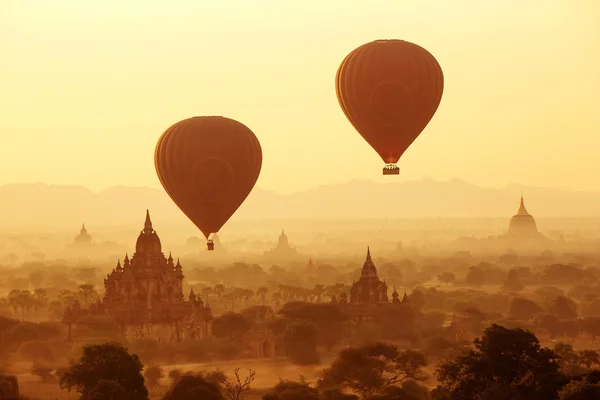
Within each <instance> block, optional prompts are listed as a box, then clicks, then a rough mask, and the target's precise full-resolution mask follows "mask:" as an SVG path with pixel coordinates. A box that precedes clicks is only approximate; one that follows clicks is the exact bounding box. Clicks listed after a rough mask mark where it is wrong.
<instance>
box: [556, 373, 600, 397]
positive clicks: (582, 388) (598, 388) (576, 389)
mask: <svg viewBox="0 0 600 400" xmlns="http://www.w3.org/2000/svg"><path fill="white" fill-rule="evenodd" d="M591 399H600V383H596V384H591V383H590V382H588V380H587V379H586V378H584V379H582V380H580V381H577V380H572V381H571V382H569V383H567V384H566V385H565V386H564V387H563V388H562V389H561V390H560V392H558V400H591Z"/></svg>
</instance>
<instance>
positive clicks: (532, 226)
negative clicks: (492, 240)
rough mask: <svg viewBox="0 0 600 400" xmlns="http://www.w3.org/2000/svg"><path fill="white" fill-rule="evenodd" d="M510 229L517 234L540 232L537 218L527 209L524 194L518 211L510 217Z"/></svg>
mask: <svg viewBox="0 0 600 400" xmlns="http://www.w3.org/2000/svg"><path fill="white" fill-rule="evenodd" d="M508 231H509V233H512V234H517V235H532V234H534V235H536V234H539V232H538V230H537V225H536V223H535V219H534V218H533V216H532V215H531V214H529V212H527V209H526V208H525V201H524V200H523V194H521V203H520V204H519V209H518V210H517V213H516V214H515V215H513V217H512V218H511V219H510V223H509V225H508Z"/></svg>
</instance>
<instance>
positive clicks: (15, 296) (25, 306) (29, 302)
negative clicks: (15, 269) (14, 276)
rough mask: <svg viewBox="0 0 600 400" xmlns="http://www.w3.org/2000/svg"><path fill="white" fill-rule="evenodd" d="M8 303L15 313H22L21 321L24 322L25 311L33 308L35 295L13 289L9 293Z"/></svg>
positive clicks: (27, 291)
mask: <svg viewBox="0 0 600 400" xmlns="http://www.w3.org/2000/svg"><path fill="white" fill-rule="evenodd" d="M8 303H9V304H10V305H11V306H12V307H13V308H14V310H15V311H19V310H20V311H21V321H24V320H25V311H29V310H31V308H32V307H33V295H32V294H31V292H30V291H29V290H19V289H13V290H11V291H10V293H8Z"/></svg>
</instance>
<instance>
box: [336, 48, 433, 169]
mask: <svg viewBox="0 0 600 400" xmlns="http://www.w3.org/2000/svg"><path fill="white" fill-rule="evenodd" d="M335 86H336V92H337V98H338V101H339V103H340V106H341V107H342V110H343V111H344V114H346V117H347V118H348V120H350V123H351V124H352V125H353V126H354V128H355V129H356V130H357V131H358V132H359V133H360V134H361V136H362V137H363V138H364V139H365V140H366V141H367V142H368V143H369V144H370V145H371V147H373V149H375V151H376V152H377V153H378V154H379V156H380V157H381V158H382V159H383V161H384V162H385V163H386V165H385V167H384V168H383V174H384V175H392V174H393V175H396V174H398V173H400V169H399V168H398V166H397V165H396V163H397V162H398V160H399V159H400V157H401V156H402V154H403V153H404V152H405V151H406V149H407V148H408V147H409V146H410V145H411V143H412V142H413V141H414V140H415V139H416V138H417V136H419V134H421V132H422V131H423V129H425V127H426V126H427V124H428V123H429V121H430V120H431V118H432V117H433V115H434V114H435V112H436V110H437V108H438V106H439V104H440V101H441V99H442V93H443V91H444V75H443V73H442V69H441V67H440V65H439V64H438V62H437V61H436V59H435V58H434V57H433V56H432V55H431V54H430V53H429V52H428V51H427V50H425V49H424V48H422V47H420V46H417V45H416V44H414V43H410V42H406V41H404V40H376V41H374V42H370V43H367V44H364V45H362V46H360V47H358V48H357V49H355V50H353V51H352V52H351V53H350V54H348V55H347V56H346V58H345V59H344V61H342V64H341V65H340V67H339V68H338V71H337V74H336V80H335Z"/></svg>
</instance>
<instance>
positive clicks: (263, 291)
mask: <svg viewBox="0 0 600 400" xmlns="http://www.w3.org/2000/svg"><path fill="white" fill-rule="evenodd" d="M267 293H269V288H268V287H266V286H262V287H259V288H258V289H256V294H257V295H258V296H259V297H260V305H261V306H264V305H265V298H266V296H267Z"/></svg>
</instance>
